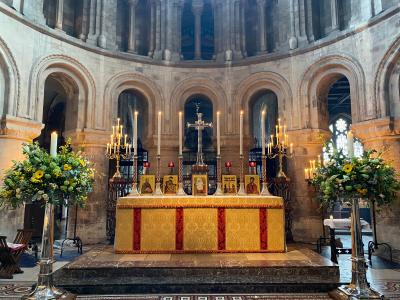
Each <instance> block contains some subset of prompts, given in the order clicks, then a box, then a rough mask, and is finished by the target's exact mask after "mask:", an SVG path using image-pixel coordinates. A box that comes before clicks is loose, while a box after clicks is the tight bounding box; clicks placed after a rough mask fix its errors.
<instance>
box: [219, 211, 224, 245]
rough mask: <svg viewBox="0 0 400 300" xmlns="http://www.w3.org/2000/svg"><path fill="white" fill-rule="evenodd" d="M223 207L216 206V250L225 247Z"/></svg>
mask: <svg viewBox="0 0 400 300" xmlns="http://www.w3.org/2000/svg"><path fill="white" fill-rule="evenodd" d="M225 224H226V223H225V208H218V250H225V249H226V226H225Z"/></svg>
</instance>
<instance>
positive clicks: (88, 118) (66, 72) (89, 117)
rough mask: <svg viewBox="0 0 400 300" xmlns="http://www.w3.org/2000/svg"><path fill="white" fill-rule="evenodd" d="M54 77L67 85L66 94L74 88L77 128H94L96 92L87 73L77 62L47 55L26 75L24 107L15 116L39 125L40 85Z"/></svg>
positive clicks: (42, 92) (41, 86)
mask: <svg viewBox="0 0 400 300" xmlns="http://www.w3.org/2000/svg"><path fill="white" fill-rule="evenodd" d="M52 74H58V75H60V76H61V77H63V76H64V77H65V79H66V80H67V81H68V82H69V84H67V85H65V87H66V88H67V90H68V91H70V92H72V90H71V87H72V86H73V85H76V93H77V94H76V95H75V98H76V101H77V105H78V112H77V113H78V122H77V124H76V126H77V128H84V127H89V128H95V124H94V116H96V114H97V109H96V106H95V101H94V100H95V95H96V88H95V82H94V80H93V77H92V75H91V74H90V72H89V71H88V70H87V69H86V68H85V67H84V66H83V65H82V64H81V63H79V62H78V61H77V60H75V59H74V58H71V57H69V56H66V55H61V54H57V55H50V56H47V57H45V58H43V59H41V60H40V61H39V63H38V64H37V65H36V66H35V67H34V68H33V70H32V72H31V75H30V84H31V85H30V93H29V94H30V97H29V101H28V103H27V105H26V106H23V105H21V106H20V107H19V114H22V115H27V116H30V117H31V118H32V119H34V120H37V121H39V122H41V121H42V114H43V96H44V85H45V81H46V79H47V78H48V76H50V75H52Z"/></svg>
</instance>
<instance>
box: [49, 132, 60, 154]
mask: <svg viewBox="0 0 400 300" xmlns="http://www.w3.org/2000/svg"><path fill="white" fill-rule="evenodd" d="M57 139H58V135H57V132H55V131H54V132H52V133H51V140H50V155H51V156H52V157H56V156H57Z"/></svg>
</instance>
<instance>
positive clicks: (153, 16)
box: [147, 0, 157, 57]
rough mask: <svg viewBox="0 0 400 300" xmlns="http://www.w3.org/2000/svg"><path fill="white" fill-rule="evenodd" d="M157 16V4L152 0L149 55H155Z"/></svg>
mask: <svg viewBox="0 0 400 300" xmlns="http://www.w3.org/2000/svg"><path fill="white" fill-rule="evenodd" d="M156 16H157V4H156V2H155V1H154V0H152V1H151V2H150V37H149V52H148V53H147V55H148V56H149V57H153V55H154V51H155V43H156Z"/></svg>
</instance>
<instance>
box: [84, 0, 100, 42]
mask: <svg viewBox="0 0 400 300" xmlns="http://www.w3.org/2000/svg"><path fill="white" fill-rule="evenodd" d="M96 3H97V0H89V30H88V36H87V39H86V42H89V43H90V44H92V45H97V41H98V37H99V30H100V29H99V23H100V9H99V8H100V7H99V6H98V5H96Z"/></svg>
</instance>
